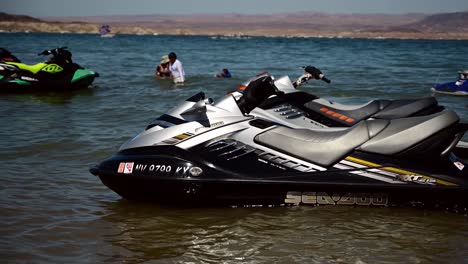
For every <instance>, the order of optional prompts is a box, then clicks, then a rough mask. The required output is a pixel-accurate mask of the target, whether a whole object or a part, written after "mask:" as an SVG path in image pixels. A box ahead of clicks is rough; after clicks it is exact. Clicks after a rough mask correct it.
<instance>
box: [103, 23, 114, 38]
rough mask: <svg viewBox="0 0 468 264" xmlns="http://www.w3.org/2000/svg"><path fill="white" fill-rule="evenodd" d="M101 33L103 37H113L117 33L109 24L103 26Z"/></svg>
mask: <svg viewBox="0 0 468 264" xmlns="http://www.w3.org/2000/svg"><path fill="white" fill-rule="evenodd" d="M99 34H100V35H101V38H112V37H114V36H115V34H112V33H111V27H110V26H109V25H107V24H104V25H102V26H101V28H100V29H99Z"/></svg>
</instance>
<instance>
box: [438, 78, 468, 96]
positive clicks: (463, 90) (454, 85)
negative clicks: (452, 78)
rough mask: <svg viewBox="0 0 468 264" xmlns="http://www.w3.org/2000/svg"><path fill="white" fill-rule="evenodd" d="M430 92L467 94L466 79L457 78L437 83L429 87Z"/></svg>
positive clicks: (467, 82) (467, 84) (467, 83)
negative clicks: (453, 80)
mask: <svg viewBox="0 0 468 264" xmlns="http://www.w3.org/2000/svg"><path fill="white" fill-rule="evenodd" d="M431 91H432V92H435V93H440V94H449V95H461V96H466V95H468V81H466V80H458V81H457V82H449V83H443V84H439V85H437V86H435V87H433V88H431Z"/></svg>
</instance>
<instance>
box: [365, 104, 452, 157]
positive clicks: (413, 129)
mask: <svg viewBox="0 0 468 264" xmlns="http://www.w3.org/2000/svg"><path fill="white" fill-rule="evenodd" d="M459 120H460V119H459V117H458V116H457V114H456V113H455V112H454V111H443V112H439V113H435V114H432V115H427V116H417V117H409V118H401V119H394V120H391V121H390V124H389V125H388V126H387V128H386V129H385V130H384V131H382V132H381V133H379V134H378V135H376V136H375V137H373V138H372V139H371V140H369V141H367V142H366V143H364V144H363V145H361V146H360V147H359V148H358V150H361V151H365V152H372V153H377V154H383V155H394V154H397V153H399V152H402V151H404V150H406V149H408V148H409V147H411V146H413V145H416V144H417V143H419V142H421V141H422V140H424V139H426V138H428V137H430V136H432V135H434V134H436V133H437V132H439V131H441V130H443V129H445V128H447V127H449V126H451V125H454V124H455V123H457V122H458V121H459Z"/></svg>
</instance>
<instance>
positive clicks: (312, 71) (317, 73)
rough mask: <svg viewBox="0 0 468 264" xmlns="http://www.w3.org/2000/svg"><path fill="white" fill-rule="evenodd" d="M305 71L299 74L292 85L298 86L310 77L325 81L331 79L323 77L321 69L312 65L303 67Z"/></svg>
mask: <svg viewBox="0 0 468 264" xmlns="http://www.w3.org/2000/svg"><path fill="white" fill-rule="evenodd" d="M304 71H305V73H304V74H303V75H301V76H300V77H299V78H298V79H297V80H296V81H295V82H294V83H293V85H294V87H299V86H301V85H302V84H304V83H306V82H307V81H309V80H310V79H316V80H322V81H324V82H326V83H330V82H331V81H330V80H329V79H328V78H326V77H325V75H324V74H323V73H322V71H321V70H319V69H318V68H316V67H314V66H307V67H304Z"/></svg>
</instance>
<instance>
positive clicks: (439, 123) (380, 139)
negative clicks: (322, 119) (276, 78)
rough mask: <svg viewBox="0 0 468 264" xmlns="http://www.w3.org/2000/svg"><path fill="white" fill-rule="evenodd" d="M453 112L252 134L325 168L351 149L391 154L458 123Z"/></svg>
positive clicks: (273, 146)
mask: <svg viewBox="0 0 468 264" xmlns="http://www.w3.org/2000/svg"><path fill="white" fill-rule="evenodd" d="M458 121H459V118H458V116H457V114H456V113H455V112H453V111H444V112H440V113H436V114H433V115H428V116H418V117H408V118H401V119H395V120H383V119H376V120H366V121H361V122H359V123H358V124H356V125H354V126H352V127H349V128H327V129H314V130H311V129H291V128H286V127H275V128H272V129H270V130H267V131H265V132H263V133H261V134H258V135H257V136H256V137H255V139H254V140H255V142H256V143H258V144H260V145H264V146H267V147H269V148H272V149H274V150H277V151H279V152H283V153H287V154H289V155H291V156H294V157H297V158H299V159H303V160H306V161H309V162H312V163H315V164H319V165H322V166H325V167H329V166H332V165H333V164H335V163H336V162H338V161H340V160H341V159H342V158H344V157H346V156H347V155H349V154H350V153H351V152H352V151H353V150H354V149H357V150H360V151H363V152H371V153H376V154H382V155H394V154H397V153H399V152H402V151H404V150H406V149H408V148H409V147H411V146H413V145H416V144H418V143H420V142H421V141H423V140H424V139H426V138H429V137H430V136H432V135H434V134H436V133H437V132H439V131H441V130H443V129H445V128H447V127H449V126H451V125H453V124H455V123H457V122H458Z"/></svg>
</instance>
